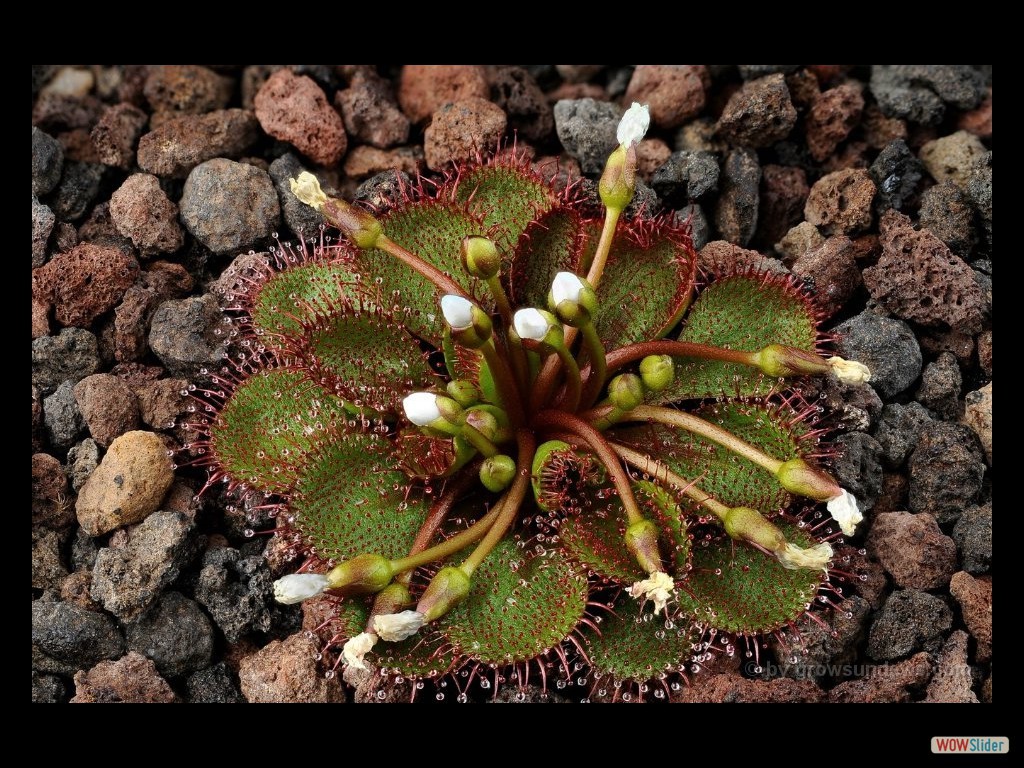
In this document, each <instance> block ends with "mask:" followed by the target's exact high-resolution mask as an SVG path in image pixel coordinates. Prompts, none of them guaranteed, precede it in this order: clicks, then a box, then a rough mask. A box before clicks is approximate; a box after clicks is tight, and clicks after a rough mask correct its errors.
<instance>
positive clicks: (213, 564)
mask: <svg viewBox="0 0 1024 768" xmlns="http://www.w3.org/2000/svg"><path fill="white" fill-rule="evenodd" d="M195 595H196V599H197V600H198V601H199V602H200V603H201V604H202V605H203V607H205V608H206V610H208V611H209V612H210V615H211V616H213V620H214V621H215V622H216V623H217V626H218V627H220V629H221V631H222V632H223V633H224V636H225V637H226V638H227V640H228V642H229V643H236V642H238V641H239V640H240V639H241V638H242V637H243V636H244V635H246V634H247V633H249V632H254V631H256V632H268V631H270V629H271V627H272V626H273V624H274V620H275V614H276V613H279V612H281V611H283V610H284V611H287V610H288V609H284V608H283V607H281V606H278V605H277V604H276V603H275V602H274V597H273V595H274V577H273V575H272V574H271V573H270V569H269V568H268V567H267V563H266V560H265V559H264V558H263V555H262V554H258V555H251V556H245V555H244V554H243V553H242V552H241V551H239V550H237V549H233V548H231V547H219V548H217V549H210V550H207V552H206V553H205V554H204V555H203V564H202V570H201V571H200V572H199V579H198V581H197V583H196V589H195Z"/></svg>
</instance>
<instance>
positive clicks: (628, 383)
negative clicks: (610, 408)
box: [608, 373, 644, 412]
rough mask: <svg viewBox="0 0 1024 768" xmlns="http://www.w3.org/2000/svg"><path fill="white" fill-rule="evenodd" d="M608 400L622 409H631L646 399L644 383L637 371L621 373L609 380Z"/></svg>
mask: <svg viewBox="0 0 1024 768" xmlns="http://www.w3.org/2000/svg"><path fill="white" fill-rule="evenodd" d="M608 400H609V401H611V404H612V405H614V406H615V407H616V408H617V409H618V410H620V411H623V412H625V411H631V410H633V409H634V408H636V407H637V406H638V405H640V404H641V403H643V401H644V384H643V382H642V381H641V380H640V377H639V376H637V375H636V374H635V373H620V374H619V375H618V376H616V377H615V378H614V379H612V380H611V381H610V382H608Z"/></svg>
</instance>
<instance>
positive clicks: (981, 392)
mask: <svg viewBox="0 0 1024 768" xmlns="http://www.w3.org/2000/svg"><path fill="white" fill-rule="evenodd" d="M964 400H965V402H966V408H965V409H964V417H963V423H964V424H966V425H967V426H969V427H970V428H971V429H973V430H974V433H975V434H976V435H977V436H978V440H980V441H981V447H982V450H984V451H985V460H986V461H987V462H988V465H989V466H990V467H991V466H992V382H989V383H988V384H986V385H985V386H984V387H982V388H981V389H977V390H975V391H974V392H969V393H967V397H966V398H965V399H964Z"/></svg>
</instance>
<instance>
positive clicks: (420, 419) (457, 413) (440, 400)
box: [402, 392, 462, 434]
mask: <svg viewBox="0 0 1024 768" xmlns="http://www.w3.org/2000/svg"><path fill="white" fill-rule="evenodd" d="M402 410H404V411H405V418H407V419H408V420H409V421H411V422H412V423H413V424H415V425H416V426H417V427H432V428H434V429H436V430H438V431H440V432H443V433H445V434H449V433H451V431H452V430H451V427H453V426H455V425H458V424H459V421H460V419H461V418H462V406H460V405H459V404H458V403H457V402H456V401H454V400H452V399H451V398H450V397H445V396H444V395H436V394H434V393H433V392H413V393H411V394H408V395H406V396H405V397H404V398H403V399H402Z"/></svg>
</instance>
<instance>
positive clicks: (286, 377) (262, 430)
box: [210, 368, 346, 493]
mask: <svg viewBox="0 0 1024 768" xmlns="http://www.w3.org/2000/svg"><path fill="white" fill-rule="evenodd" d="M345 419H346V411H345V403H344V402H343V401H342V400H341V399H340V398H338V397H335V396H334V395H332V394H331V393H329V392H327V391H325V390H324V389H323V388H322V387H320V386H318V385H317V384H315V383H314V382H312V381H310V380H309V378H308V377H307V376H306V375H305V373H304V372H302V371H298V370H295V369H293V368H276V369H270V370H267V369H264V370H262V371H260V372H259V373H255V374H253V375H251V376H249V378H247V379H245V381H243V382H242V383H241V384H240V385H239V386H238V387H237V388H236V389H235V391H234V392H232V393H231V394H230V395H229V397H228V399H227V402H225V404H224V406H223V407H222V408H221V409H220V411H219V413H217V415H216V416H215V417H214V418H213V419H212V423H211V425H210V448H211V450H212V451H213V454H214V456H215V457H216V459H217V463H218V465H219V468H220V469H221V470H222V471H224V472H225V473H226V474H227V475H228V477H230V478H231V479H232V480H235V481H236V482H239V483H244V484H245V485H248V486H250V487H252V488H255V489H257V490H260V491H264V492H266V493H286V492H287V491H288V490H289V489H290V488H291V487H292V486H293V485H294V484H295V483H296V481H298V479H299V478H300V477H301V476H302V474H303V471H304V470H305V468H306V467H307V466H308V465H309V464H310V463H311V462H313V461H315V460H316V459H317V457H318V456H319V453H320V451H321V450H323V447H324V445H325V444H327V443H328V442H330V440H331V439H333V438H332V436H333V435H334V434H335V433H336V432H337V431H338V430H339V429H341V428H343V427H344V425H345Z"/></svg>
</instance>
